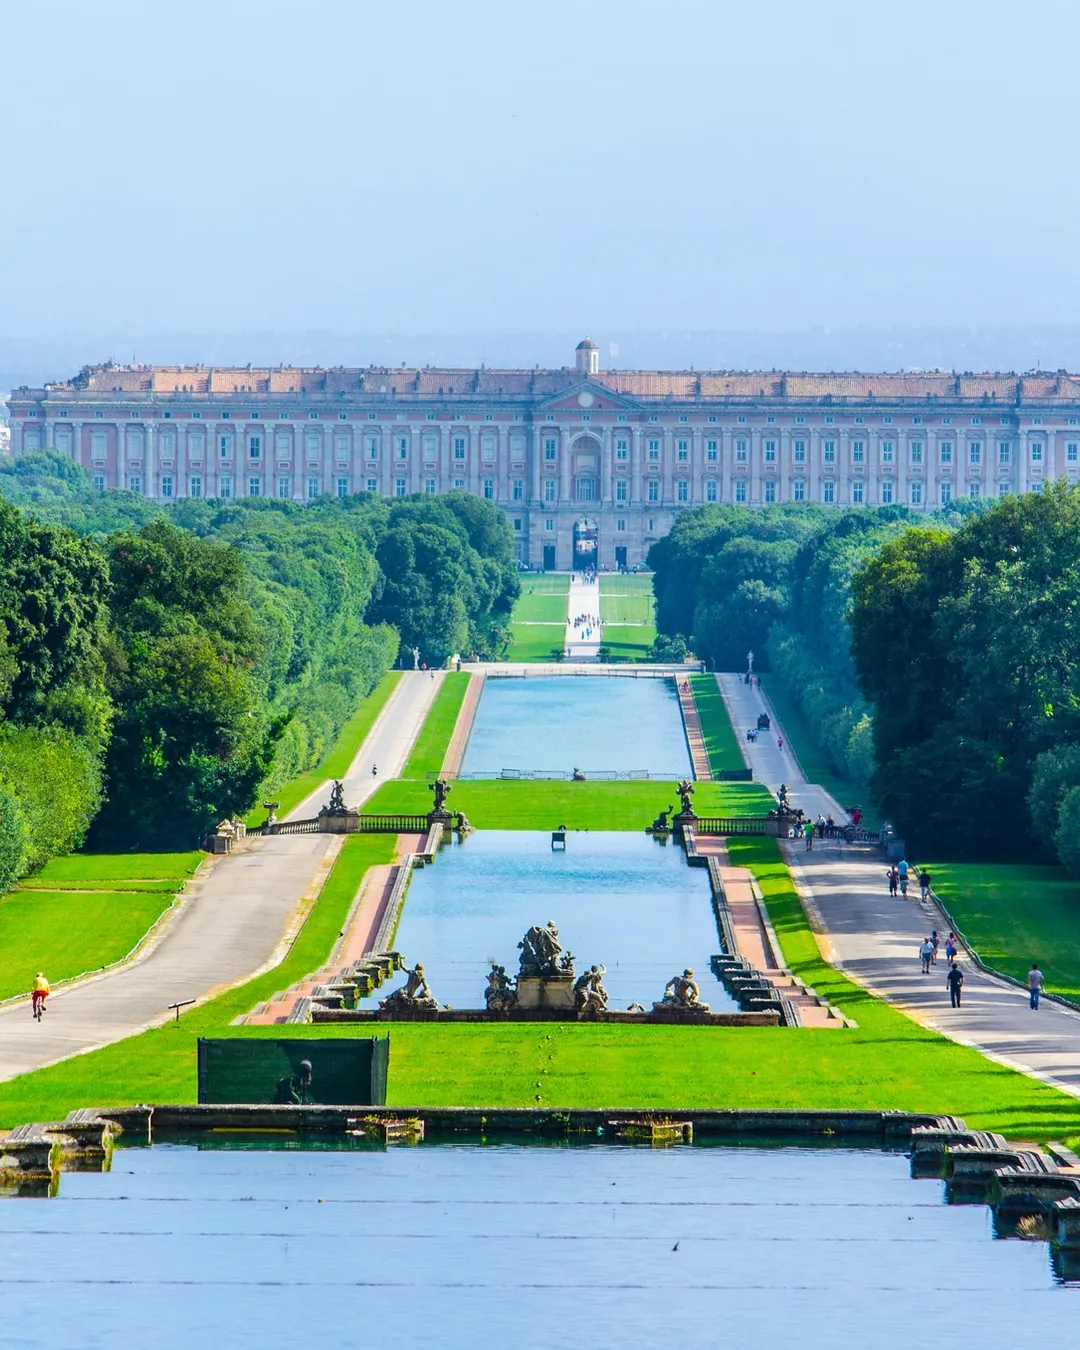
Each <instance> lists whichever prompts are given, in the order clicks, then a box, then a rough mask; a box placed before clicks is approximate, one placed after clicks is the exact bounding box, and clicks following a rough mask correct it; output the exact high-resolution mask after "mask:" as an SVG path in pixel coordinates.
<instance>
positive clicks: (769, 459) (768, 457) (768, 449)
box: [765, 441, 776, 464]
mask: <svg viewBox="0 0 1080 1350" xmlns="http://www.w3.org/2000/svg"><path fill="white" fill-rule="evenodd" d="M765 463H766V464H775V463H776V442H775V441H766V442H765Z"/></svg>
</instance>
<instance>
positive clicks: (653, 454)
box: [649, 441, 660, 460]
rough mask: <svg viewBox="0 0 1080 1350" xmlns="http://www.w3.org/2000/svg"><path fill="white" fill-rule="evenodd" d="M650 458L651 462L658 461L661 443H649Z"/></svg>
mask: <svg viewBox="0 0 1080 1350" xmlns="http://www.w3.org/2000/svg"><path fill="white" fill-rule="evenodd" d="M649 458H650V459H651V460H657V459H659V458H660V442H659V441H650V442H649Z"/></svg>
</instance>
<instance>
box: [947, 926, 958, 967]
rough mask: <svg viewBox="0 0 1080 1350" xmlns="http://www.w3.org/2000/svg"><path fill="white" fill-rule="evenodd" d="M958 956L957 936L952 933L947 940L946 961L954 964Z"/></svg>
mask: <svg viewBox="0 0 1080 1350" xmlns="http://www.w3.org/2000/svg"><path fill="white" fill-rule="evenodd" d="M955 956H956V934H955V933H950V934H949V936H948V937H947V938H946V939H945V960H946V961H948V962H950V963H951V962H952V961H953V959H954V958H955Z"/></svg>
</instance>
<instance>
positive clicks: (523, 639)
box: [506, 574, 570, 662]
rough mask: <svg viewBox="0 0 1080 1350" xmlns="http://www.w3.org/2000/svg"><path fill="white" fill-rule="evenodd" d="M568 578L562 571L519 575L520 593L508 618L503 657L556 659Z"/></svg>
mask: <svg viewBox="0 0 1080 1350" xmlns="http://www.w3.org/2000/svg"><path fill="white" fill-rule="evenodd" d="M569 594H570V578H569V576H567V575H566V574H563V575H557V576H552V575H544V576H529V575H525V576H523V577H522V578H521V595H520V596H519V597H518V601H517V604H516V605H515V606H514V613H513V617H512V619H511V622H510V633H511V638H510V646H509V648H508V649H507V652H506V660H507V661H543V662H547V661H557V660H559V659H560V658H561V656H562V651H563V643H564V642H565V640H566V614H567V604H568V601H569Z"/></svg>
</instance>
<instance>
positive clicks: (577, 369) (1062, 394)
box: [10, 338, 1080, 569]
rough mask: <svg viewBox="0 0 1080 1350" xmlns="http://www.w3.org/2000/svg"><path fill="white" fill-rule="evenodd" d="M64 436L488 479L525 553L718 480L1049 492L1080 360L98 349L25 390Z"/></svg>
mask: <svg viewBox="0 0 1080 1350" xmlns="http://www.w3.org/2000/svg"><path fill="white" fill-rule="evenodd" d="M10 407H11V427H12V451H13V453H15V454H19V453H22V452H25V451H30V450H35V449H39V448H42V447H54V448H55V449H56V450H58V451H60V452H61V453H64V454H69V455H71V456H72V458H74V459H75V460H77V461H78V462H79V463H80V464H82V465H83V466H84V467H85V469H86V470H87V472H88V473H89V474H90V475H91V478H92V481H93V483H94V486H95V487H96V488H98V489H99V490H102V491H104V490H106V489H108V488H116V487H123V488H128V489H129V490H130V491H132V492H140V493H143V494H145V495H146V496H148V497H151V498H153V499H154V500H159V501H163V500H164V501H167V500H170V499H176V498H180V497H216V498H229V497H238V496H273V497H281V498H288V499H290V500H294V501H311V500H314V499H316V498H318V497H320V496H322V495H324V494H326V493H331V494H336V495H338V496H345V495H348V494H350V493H354V492H364V491H367V492H377V493H381V494H382V495H384V496H388V497H394V496H405V495H407V494H408V493H413V492H446V491H449V490H451V489H454V488H461V489H465V490H466V491H469V492H475V493H477V494H479V495H480V496H482V497H486V498H488V499H489V500H491V501H494V502H497V503H498V505H499V506H500V507H502V509H503V510H504V511H505V512H506V514H507V516H508V517H509V518H510V520H511V523H512V525H513V529H514V536H515V539H516V540H517V551H518V557H519V558H520V559H521V560H522V561H523V562H527V563H529V564H531V565H532V566H534V567H544V568H547V569H556V568H559V569H564V568H568V567H570V566H571V565H572V564H573V563H575V562H576V563H578V564H580V563H581V562H582V561H584V560H592V559H595V560H596V561H597V562H598V564H599V565H600V566H602V567H612V566H630V565H632V564H634V563H636V562H640V561H643V560H644V557H645V554H646V553H647V551H648V548H649V545H650V544H651V543H652V542H653V541H654V540H655V539H658V538H660V537H661V536H662V535H664V534H666V533H667V531H668V530H669V529H670V527H671V524H672V521H673V519H674V518H675V515H676V514H677V512H679V511H681V510H684V509H685V508H687V507H689V506H694V505H697V504H699V503H701V502H738V503H745V504H746V505H747V506H761V505H765V504H767V503H770V502H790V501H816V502H826V503H834V504H836V505H838V506H848V505H859V504H869V503H889V502H907V503H910V504H911V505H912V506H915V507H923V508H932V507H935V506H937V505H939V504H940V503H944V502H948V501H949V500H950V499H952V498H955V497H982V496H1002V495H1005V494H1007V493H1011V492H1026V491H1035V492H1038V491H1039V490H1040V489H1041V487H1042V484H1043V483H1044V482H1045V481H1047V479H1053V478H1057V477H1067V478H1068V479H1070V480H1075V478H1076V476H1077V471H1078V469H1080V462H1078V452H1080V378H1078V377H1075V376H1072V375H1067V374H1065V373H1064V372H1059V373H1057V374H1046V373H1042V372H1040V373H1037V374H1033V375H1024V376H1017V375H997V374H994V375H954V374H947V373H931V374H887V375H860V374H831V375H826V374H795V373H784V372H777V371H768V372H759V373H753V372H727V371H702V372H700V373H699V372H695V371H692V370H691V371H658V370H626V371H622V370H620V371H615V370H611V371H604V370H601V369H600V365H599V349H598V347H597V345H596V343H594V342H592V341H590V340H589V339H588V338H586V339H585V341H584V342H582V343H580V344H579V346H578V347H577V350H576V352H575V361H574V364H573V365H572V366H568V367H564V368H563V369H561V370H540V369H536V370H489V369H487V368H485V367H481V368H480V369H479V370H444V369H434V368H430V367H428V368H425V369H407V368H405V367H402V368H401V369H393V370H391V369H386V368H383V367H374V366H373V367H370V368H368V369H365V370H354V369H343V368H340V367H339V368H336V369H327V370H301V369H294V368H291V367H279V368H277V369H253V368H252V367H250V366H249V367H247V368H241V369H237V368H232V367H230V368H228V369H220V368H209V367H203V366H194V367H193V366H117V365H111V364H110V365H103V366H93V367H87V368H86V369H84V370H83V371H82V372H81V373H80V374H79V375H77V376H76V377H75V378H74V379H72V380H69V381H67V382H65V383H56V384H47V385H46V386H45V388H43V389H29V388H21V389H17V390H15V391H14V393H13V394H12V395H11V400H10Z"/></svg>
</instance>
